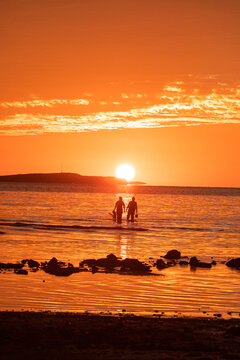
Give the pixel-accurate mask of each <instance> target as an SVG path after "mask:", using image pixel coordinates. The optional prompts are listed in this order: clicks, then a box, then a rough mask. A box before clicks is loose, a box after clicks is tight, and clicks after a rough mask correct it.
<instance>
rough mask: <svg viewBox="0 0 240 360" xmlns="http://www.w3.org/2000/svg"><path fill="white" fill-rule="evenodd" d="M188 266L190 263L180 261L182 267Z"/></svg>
mask: <svg viewBox="0 0 240 360" xmlns="http://www.w3.org/2000/svg"><path fill="white" fill-rule="evenodd" d="M188 264H189V262H188V261H185V260H181V261H179V265H181V266H186V265H188Z"/></svg>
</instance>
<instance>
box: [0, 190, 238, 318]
mask: <svg viewBox="0 0 240 360" xmlns="http://www.w3.org/2000/svg"><path fill="white" fill-rule="evenodd" d="M120 195H122V196H123V200H124V201H125V203H126V204H127V203H128V201H129V200H130V199H131V197H132V196H133V195H135V197H136V200H137V202H138V208H139V218H138V221H137V223H136V224H134V225H132V224H130V225H127V223H126V214H124V217H123V224H122V227H123V229H117V228H116V224H114V223H113V222H112V218H111V216H110V214H109V213H110V212H111V211H112V210H113V207H114V203H115V201H116V200H117V199H118V197H119V196H120ZM16 223H17V224H16ZM49 225H55V226H54V227H50V226H49ZM81 226H83V228H81ZM84 226H87V228H84ZM133 227H134V228H137V229H138V228H145V229H147V231H137V230H136V231H135V230H134V229H132V228H133ZM0 231H2V232H4V234H0V262H4V263H6V262H16V261H21V260H22V259H34V260H37V261H48V260H50V259H51V258H52V257H54V256H55V257H56V258H57V259H58V260H61V261H66V262H71V263H72V264H73V265H75V266H78V265H79V262H80V261H82V260H83V259H88V258H100V257H105V256H106V255H108V254H110V253H113V254H115V255H116V256H118V257H121V258H122V259H124V258H127V257H131V258H137V259H139V260H141V261H150V260H151V261H154V260H156V259H159V258H160V256H163V255H165V254H166V252H167V251H168V250H172V249H177V250H179V251H181V254H182V256H187V257H191V256H197V257H198V258H199V259H200V260H203V261H208V262H211V261H212V260H213V259H214V260H215V261H216V262H217V265H215V266H212V268H211V269H201V268H198V269H196V270H192V269H191V268H190V267H189V266H180V265H176V266H174V267H170V268H167V269H164V270H161V271H158V270H157V269H156V268H153V275H150V276H140V275H119V274H102V273H95V274H92V273H91V272H81V273H77V274H72V275H71V276H69V277H56V276H54V275H50V274H46V273H44V272H43V271H38V272H29V274H28V275H25V276H24V275H17V274H14V273H13V272H0V310H36V311H37V310H51V311H79V312H82V311H89V312H99V311H103V312H106V311H109V312H112V313H119V312H122V311H123V310H124V312H125V311H126V313H127V312H130V313H135V314H149V315H151V314H161V313H162V312H164V314H165V315H174V314H177V315H178V314H182V315H202V314H206V315H207V314H209V315H213V314H216V313H221V314H222V316H225V317H227V316H239V314H240V302H239V299H240V271H238V270H233V269H231V268H228V267H227V266H226V265H225V263H224V262H226V261H227V260H229V259H231V258H234V257H240V189H236V188H235V189H230V188H188V187H157V186H135V187H131V186H121V187H119V188H115V189H109V188H107V189H106V188H105V189H104V188H91V187H83V186H79V185H61V184H27V183H0ZM150 258H151V259H150ZM228 313H229V314H228Z"/></svg>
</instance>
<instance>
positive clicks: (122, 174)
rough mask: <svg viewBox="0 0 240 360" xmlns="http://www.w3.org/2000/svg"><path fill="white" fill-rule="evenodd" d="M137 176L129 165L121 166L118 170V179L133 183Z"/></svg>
mask: <svg viewBox="0 0 240 360" xmlns="http://www.w3.org/2000/svg"><path fill="white" fill-rule="evenodd" d="M134 176H135V170H134V168H133V167H132V166H131V165H129V164H121V165H119V166H118V167H117V168H116V177H117V178H118V179H125V180H126V181H131V180H132V179H133V178H134Z"/></svg>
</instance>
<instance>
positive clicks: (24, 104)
mask: <svg viewBox="0 0 240 360" xmlns="http://www.w3.org/2000/svg"><path fill="white" fill-rule="evenodd" d="M58 105H89V100H86V99H73V100H70V99H50V100H41V99H34V100H25V101H11V102H9V101H4V102H1V103H0V107H2V108H5V109H9V108H28V107H30V108H34V107H54V106H58Z"/></svg>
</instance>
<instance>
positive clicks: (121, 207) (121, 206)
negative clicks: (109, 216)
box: [113, 196, 125, 224]
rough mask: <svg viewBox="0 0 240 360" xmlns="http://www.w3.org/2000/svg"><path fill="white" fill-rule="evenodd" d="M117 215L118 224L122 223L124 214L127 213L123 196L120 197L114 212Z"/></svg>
mask: <svg viewBox="0 0 240 360" xmlns="http://www.w3.org/2000/svg"><path fill="white" fill-rule="evenodd" d="M113 211H116V213H117V223H118V224H121V223H122V213H123V211H125V204H124V202H123V199H122V197H121V196H119V200H118V201H117V202H116V204H115V207H114V210H113Z"/></svg>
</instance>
